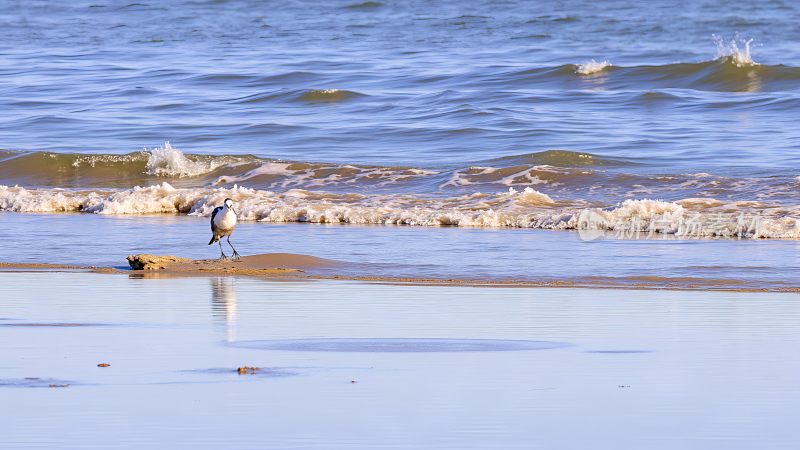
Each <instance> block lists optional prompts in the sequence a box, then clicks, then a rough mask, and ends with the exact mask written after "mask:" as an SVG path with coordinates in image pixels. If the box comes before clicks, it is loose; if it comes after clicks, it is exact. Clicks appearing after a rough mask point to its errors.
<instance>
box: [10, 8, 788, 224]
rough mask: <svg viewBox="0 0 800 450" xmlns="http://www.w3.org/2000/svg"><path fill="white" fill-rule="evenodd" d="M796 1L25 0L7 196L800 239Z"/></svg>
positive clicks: (27, 204) (102, 204) (41, 201)
mask: <svg viewBox="0 0 800 450" xmlns="http://www.w3.org/2000/svg"><path fill="white" fill-rule="evenodd" d="M799 16H800V11H799V10H798V9H797V5H796V4H795V3H793V2H782V1H772V2H766V3H763V4H758V5H755V4H746V3H740V2H679V3H677V4H676V3H675V2H647V4H640V3H639V2H629V1H615V2H601V3H597V2H587V1H568V2H558V3H553V2H517V1H508V2H482V1H469V2H458V3H456V4H436V3H434V4H431V3H429V2H416V1H411V2H365V3H358V2H350V1H340V2H326V3H324V4H318V3H305V2H284V3H281V4H262V3H260V2H194V1H193V2H188V1H187V2H173V3H171V4H170V5H169V6H168V7H167V6H165V5H162V4H158V3H129V2H111V3H103V4H99V3H98V4H95V3H91V2H70V3H59V4H51V3H49V2H25V3H4V4H3V5H0V25H2V26H3V29H4V39H3V42H2V43H0V78H1V79H2V81H3V84H2V85H0V209H2V210H13V211H27V212H31V211H85V212H96V213H104V214H131V213H163V212H167V213H175V212H179V213H194V214H200V215H207V214H208V213H209V211H210V210H211V208H212V207H213V206H214V205H215V204H217V203H219V202H220V201H221V200H222V199H224V198H225V197H226V196H230V197H233V198H234V199H235V200H236V201H237V202H240V203H241V205H240V209H241V210H242V212H243V213H244V217H243V218H245V219H249V220H262V221H269V222H284V221H300V222H345V223H364V224H397V223H399V224H410V225H435V226H438V225H461V226H482V227H486V226H490V227H527V228H556V229H604V230H616V231H629V230H632V229H643V230H644V231H647V232H654V233H662V234H677V235H679V236H692V237H714V236H726V237H756V238H758V237H769V238H789V239H796V238H798V237H800V226H798V222H797V218H798V217H800V205H798V203H797V201H796V199H795V193H796V192H797V189H798V188H799V187H800V184H798V183H800V182H798V176H799V175H800V174H798V170H797V168H798V167H799V166H800V160H798V152H797V150H798V147H797V142H798V140H799V139H800V131H798V127H797V126H795V122H796V116H797V112H798V111H800V97H799V96H798V88H800V66H798V65H797V64H796V60H797V56H798V48H797V46H796V42H798V40H800V31H798V29H797V27H796V26H795V24H796V21H797V18H798V17H799ZM167 141H169V143H166V142H167ZM165 183H166V184H165ZM15 185H19V186H20V187H19V188H15V187H14V186H15ZM134 186H153V187H152V188H150V190H133V187H134ZM235 186H238V187H235ZM59 188H67V189H69V190H68V191H59V190H57V189H59ZM173 188H175V189H178V190H177V191H176V190H175V189H173ZM245 188H246V189H245ZM249 189H252V190H249ZM653 199H654V200H661V202H652V201H649V200H653ZM625 201H628V203H625V204H621V203H622V202H625Z"/></svg>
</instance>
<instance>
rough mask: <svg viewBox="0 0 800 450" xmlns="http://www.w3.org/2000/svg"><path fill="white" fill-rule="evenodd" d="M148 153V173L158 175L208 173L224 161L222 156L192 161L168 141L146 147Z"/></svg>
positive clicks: (183, 175)
mask: <svg viewBox="0 0 800 450" xmlns="http://www.w3.org/2000/svg"><path fill="white" fill-rule="evenodd" d="M144 151H145V152H146V153H147V154H148V158H147V169H146V173H147V174H148V175H155V176H160V177H179V178H183V177H196V176H200V175H203V174H206V173H209V172H211V171H213V170H215V169H217V168H219V167H220V166H222V165H224V164H225V163H226V161H225V159H224V158H210V159H207V160H206V161H194V160H191V159H189V158H187V157H186V155H184V154H183V152H182V151H180V150H178V149H176V148H174V147H172V145H170V143H169V141H167V142H165V143H164V145H163V146H161V147H157V148H146V149H145V150H144Z"/></svg>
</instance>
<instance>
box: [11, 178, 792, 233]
mask: <svg viewBox="0 0 800 450" xmlns="http://www.w3.org/2000/svg"><path fill="white" fill-rule="evenodd" d="M225 198H232V199H233V200H234V201H235V202H236V205H237V210H238V213H239V215H240V218H241V219H242V220H249V221H262V222H311V223H349V224H381V225H416V226H460V227H501V228H537V229H561V230H598V231H604V232H607V231H611V232H616V233H619V234H621V235H623V236H629V237H633V236H634V235H636V236H638V237H641V236H642V235H644V236H650V235H664V234H667V235H676V236H682V237H728V238H778V239H800V221H799V220H798V217H800V210H798V209H797V208H785V207H779V206H776V205H767V204H764V203H757V202H723V201H719V200H715V199H684V200H680V201H675V202H667V201H660V200H649V199H635V200H634V199H630V200H626V201H624V202H622V203H620V204H617V205H614V206H611V207H605V208H603V207H598V206H594V205H592V204H589V203H587V202H570V201H559V200H558V199H553V198H551V197H550V196H549V195H547V194H544V193H542V192H539V191H537V190H535V189H533V188H530V187H527V188H525V189H523V190H521V191H518V190H516V189H514V188H509V189H508V190H507V191H504V192H500V193H496V194H484V193H472V194H466V195H459V196H448V197H434V196H422V195H401V194H354V193H346V194H337V193H331V192H317V191H309V190H303V189H291V190H288V191H285V192H273V191H265V190H258V189H252V188H245V187H240V186H234V187H230V188H213V187H207V188H189V189H179V188H175V187H173V186H172V185H170V184H168V183H166V182H164V183H161V184H158V185H154V186H149V187H135V188H132V189H127V190H123V191H86V190H84V191H70V190H63V189H26V188H22V187H8V186H0V210H5V211H17V212H70V211H72V212H87V213H96V214H154V213H171V214H175V213H181V214H191V215H198V216H209V215H210V214H211V211H212V210H213V208H214V207H216V206H217V205H219V204H221V203H222V202H223V201H224V199H225Z"/></svg>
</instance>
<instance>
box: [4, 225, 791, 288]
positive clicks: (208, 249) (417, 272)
mask: <svg viewBox="0 0 800 450" xmlns="http://www.w3.org/2000/svg"><path fill="white" fill-rule="evenodd" d="M208 236H209V231H208V222H207V219H206V218H198V217H191V216H190V217H186V216H177V215H175V216H164V215H160V216H147V217H141V216H101V215H94V214H81V215H78V214H0V240H3V242H4V243H5V244H4V245H3V246H2V247H0V261H12V262H29V263H38V262H49V263H63V264H78V265H95V266H101V267H121V268H125V269H127V268H128V264H127V261H126V260H125V257H126V256H127V255H129V254H136V253H155V254H175V255H180V256H184V257H189V258H196V259H211V258H217V257H218V256H219V247H217V246H216V245H213V246H208V245H206V244H207V242H208ZM232 242H233V243H234V245H235V246H236V248H237V249H238V250H239V251H240V252H241V253H242V254H243V255H252V254H260V253H299V254H308V255H314V256H318V257H322V258H328V259H335V260H340V261H345V262H348V263H351V264H354V265H355V272H356V273H357V274H362V275H363V274H366V275H375V276H389V277H415V278H445V279H446V278H462V279H487V280H515V279H517V280H519V279H522V280H541V279H562V280H566V281H573V282H582V281H585V280H586V278H587V277H616V278H625V277H628V278H630V277H671V278H697V279H700V280H715V279H728V280H738V281H741V282H742V283H744V284H745V285H746V286H749V287H751V288H752V287H755V288H759V287H762V288H775V287H780V286H782V285H789V286H794V287H797V277H796V275H795V274H796V273H797V271H798V270H800V251H799V250H800V247H799V246H800V244H798V243H797V242H796V241H778V240H730V239H717V240H708V239H674V238H668V237H664V238H661V239H650V240H636V239H623V238H619V237H618V236H616V235H614V234H608V235H600V236H598V235H596V234H590V235H582V234H580V233H576V232H568V231H558V232H555V231H541V230H504V229H464V228H455V227H446V228H431V227H404V226H358V225H314V224H264V223H252V222H251V223H247V222H245V223H241V224H239V225H238V227H237V229H236V232H235V233H234V235H233V238H232ZM225 248H226V250H225V251H226V252H228V253H230V249H229V248H227V244H226V247H225ZM712 287H713V286H712ZM729 287H730V286H729ZM734 287H735V286H734Z"/></svg>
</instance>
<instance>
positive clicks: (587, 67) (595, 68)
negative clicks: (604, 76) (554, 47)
mask: <svg viewBox="0 0 800 450" xmlns="http://www.w3.org/2000/svg"><path fill="white" fill-rule="evenodd" d="M610 66H611V63H609V62H608V61H595V60H593V59H592V60H589V61H586V62H584V63H583V64H578V66H577V67H575V73H577V74H578V75H592V74H595V73H598V72H602V71H603V69H605V68H606V67H610Z"/></svg>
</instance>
